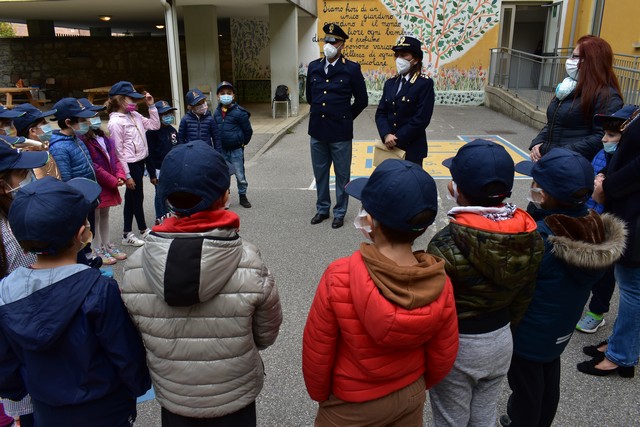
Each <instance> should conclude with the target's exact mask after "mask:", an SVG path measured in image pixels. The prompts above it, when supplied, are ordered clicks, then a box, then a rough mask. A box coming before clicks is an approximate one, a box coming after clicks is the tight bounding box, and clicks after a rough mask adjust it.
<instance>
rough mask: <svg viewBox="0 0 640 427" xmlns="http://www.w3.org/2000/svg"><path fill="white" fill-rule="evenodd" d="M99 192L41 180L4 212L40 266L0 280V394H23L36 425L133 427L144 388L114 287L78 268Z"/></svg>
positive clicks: (75, 182) (144, 376)
mask: <svg viewBox="0 0 640 427" xmlns="http://www.w3.org/2000/svg"><path fill="white" fill-rule="evenodd" d="M100 191H101V189H100V186H99V185H98V184H96V183H95V182H93V181H90V180H87V179H84V178H76V179H72V180H70V181H69V182H67V183H64V182H61V181H58V180H56V179H55V178H52V177H45V178H43V179H41V180H38V181H35V182H33V183H31V184H28V185H26V186H25V187H23V188H21V189H20V190H18V192H17V195H16V197H15V199H14V201H13V203H12V205H11V209H10V211H9V223H10V225H11V228H12V230H13V232H14V234H15V237H16V239H17V240H18V242H19V244H20V246H21V247H22V249H24V250H25V251H29V252H32V253H35V254H36V255H37V261H36V262H35V263H34V264H32V265H31V266H30V267H29V268H25V267H19V268H17V269H16V270H14V271H13V272H12V273H11V274H10V275H9V276H8V277H7V278H5V279H4V280H2V282H0V395H2V396H4V397H7V398H9V399H12V400H20V399H21V398H22V397H23V396H25V395H26V394H27V393H29V394H30V395H31V399H32V402H33V408H34V417H35V424H36V425H37V426H38V427H59V426H63V425H64V426H92V427H124V426H131V425H133V421H134V420H135V418H136V397H137V396H140V395H142V394H144V393H145V392H146V391H147V390H148V389H149V387H150V385H151V380H150V378H149V372H148V370H147V366H146V362H145V350H144V347H143V345H142V340H141V338H140V335H139V334H138V332H137V331H136V329H135V327H134V326H133V324H132V323H131V319H130V318H129V315H128V314H127V311H126V309H125V307H124V305H123V303H122V300H121V299H120V291H119V290H118V284H117V283H116V282H115V280H113V279H109V278H106V277H104V276H102V275H101V274H100V271H98V270H97V269H93V268H89V267H88V266H86V265H82V264H77V263H76V254H77V253H78V251H80V249H81V248H82V247H83V246H85V245H86V244H87V243H88V242H89V241H90V240H91V231H90V230H89V225H88V223H87V214H88V213H89V212H90V211H91V210H93V209H95V206H96V204H97V199H98V196H99V195H100ZM72 207H73V208H72Z"/></svg>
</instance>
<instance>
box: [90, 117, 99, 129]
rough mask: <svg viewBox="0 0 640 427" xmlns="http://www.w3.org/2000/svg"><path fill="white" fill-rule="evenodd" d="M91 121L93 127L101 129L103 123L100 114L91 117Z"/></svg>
mask: <svg viewBox="0 0 640 427" xmlns="http://www.w3.org/2000/svg"><path fill="white" fill-rule="evenodd" d="M89 122H90V123H91V129H100V125H101V124H102V120H100V117H98V116H96V117H91V118H90V119H89Z"/></svg>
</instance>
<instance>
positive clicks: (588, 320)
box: [576, 311, 605, 334]
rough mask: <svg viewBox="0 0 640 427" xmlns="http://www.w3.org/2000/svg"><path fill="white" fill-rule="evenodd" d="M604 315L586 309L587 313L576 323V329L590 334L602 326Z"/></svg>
mask: <svg viewBox="0 0 640 427" xmlns="http://www.w3.org/2000/svg"><path fill="white" fill-rule="evenodd" d="M604 324H605V321H604V315H599V314H595V313H592V312H591V311H587V313H586V314H585V315H584V316H583V317H582V319H580V321H579V322H578V324H577V325H576V329H577V330H579V331H580V332H584V333H586V334H592V333H594V332H595V331H597V330H598V329H600V327H601V326H604Z"/></svg>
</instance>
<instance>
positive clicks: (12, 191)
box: [7, 170, 36, 198]
mask: <svg viewBox="0 0 640 427" xmlns="http://www.w3.org/2000/svg"><path fill="white" fill-rule="evenodd" d="M35 180H36V175H35V174H34V173H33V171H32V170H29V172H27V176H26V177H25V178H24V179H23V180H22V181H20V183H19V184H18V186H17V187H16V188H11V186H10V185H9V184H7V186H8V187H9V191H7V194H9V195H11V198H14V197H15V194H16V191H18V190H19V189H21V188H22V187H24V186H26V185H29V184H31V183H32V182H33V181H35Z"/></svg>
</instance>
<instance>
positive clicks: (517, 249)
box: [449, 208, 542, 286]
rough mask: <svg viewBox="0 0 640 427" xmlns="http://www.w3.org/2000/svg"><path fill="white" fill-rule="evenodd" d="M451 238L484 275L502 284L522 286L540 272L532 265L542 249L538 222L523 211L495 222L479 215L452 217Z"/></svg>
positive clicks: (535, 264)
mask: <svg viewBox="0 0 640 427" xmlns="http://www.w3.org/2000/svg"><path fill="white" fill-rule="evenodd" d="M450 218H451V223H450V225H449V227H450V232H451V238H452V239H453V241H454V242H455V244H456V246H457V248H458V249H459V250H460V252H461V253H462V255H463V256H464V257H465V258H466V259H467V260H468V262H469V263H470V264H471V265H472V266H473V267H474V268H475V269H476V271H478V272H480V274H482V276H484V277H485V278H487V279H488V280H489V281H491V282H493V283H500V284H502V285H507V286H509V285H511V284H519V283H520V282H521V281H522V280H523V278H524V277H529V276H530V275H531V274H532V273H535V272H536V271H537V270H538V263H537V262H532V259H534V258H536V253H537V252H539V251H540V250H541V248H542V242H541V239H540V236H539V235H538V233H537V231H536V229H537V226H536V222H535V221H534V220H533V218H531V216H529V215H528V214H527V213H526V212H525V211H523V210H522V209H519V208H518V209H516V210H515V211H514V213H513V216H512V217H511V218H510V219H508V220H503V221H494V220H492V219H489V218H485V217H484V216H482V215H478V214H476V213H459V214H456V215H454V216H451V217H450Z"/></svg>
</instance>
